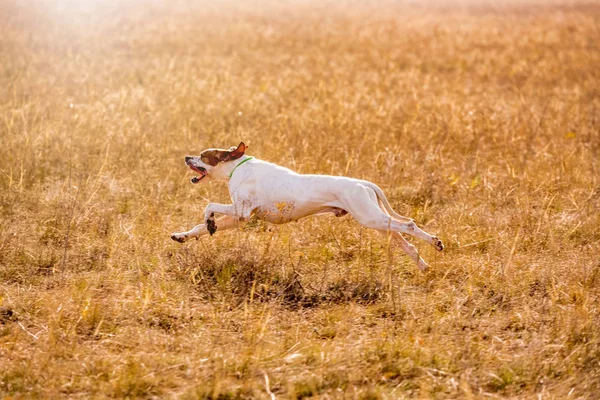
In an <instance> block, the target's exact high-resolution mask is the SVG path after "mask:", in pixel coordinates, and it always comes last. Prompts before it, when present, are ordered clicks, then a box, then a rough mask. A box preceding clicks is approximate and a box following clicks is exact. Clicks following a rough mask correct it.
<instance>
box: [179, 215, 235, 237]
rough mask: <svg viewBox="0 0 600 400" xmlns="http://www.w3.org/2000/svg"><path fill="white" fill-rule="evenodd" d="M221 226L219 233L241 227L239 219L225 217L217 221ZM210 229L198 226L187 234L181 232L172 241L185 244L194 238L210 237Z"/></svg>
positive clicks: (201, 225) (203, 225) (202, 225)
mask: <svg viewBox="0 0 600 400" xmlns="http://www.w3.org/2000/svg"><path fill="white" fill-rule="evenodd" d="M216 222H217V223H218V224H219V231H223V230H226V229H233V228H237V227H238V226H239V225H240V220H239V218H236V217H230V216H225V217H222V218H219V219H217V221H216ZM208 233H209V232H208V229H206V225H205V224H200V225H196V226H195V227H193V228H192V229H190V230H189V231H187V232H179V233H174V234H172V235H171V239H173V240H174V241H176V242H179V243H183V242H186V241H188V240H190V239H192V238H196V239H198V238H199V237H200V236H204V235H208Z"/></svg>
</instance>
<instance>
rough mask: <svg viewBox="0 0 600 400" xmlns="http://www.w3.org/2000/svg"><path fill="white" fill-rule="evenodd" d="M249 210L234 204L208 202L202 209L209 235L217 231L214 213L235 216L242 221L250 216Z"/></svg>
mask: <svg viewBox="0 0 600 400" xmlns="http://www.w3.org/2000/svg"><path fill="white" fill-rule="evenodd" d="M250 211H252V210H244V209H243V208H241V207H237V206H236V205H235V204H217V203H210V204H209V205H207V206H206V209H204V225H205V226H206V229H207V230H208V233H210V234H211V235H212V234H214V233H215V232H216V231H217V223H216V222H215V213H217V214H225V215H227V216H230V217H233V218H237V220H238V221H242V220H244V219H246V218H248V217H249V216H250Z"/></svg>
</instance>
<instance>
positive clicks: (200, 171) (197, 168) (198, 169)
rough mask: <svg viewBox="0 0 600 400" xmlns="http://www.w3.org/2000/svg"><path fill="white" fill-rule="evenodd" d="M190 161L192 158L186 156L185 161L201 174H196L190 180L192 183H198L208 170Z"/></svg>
mask: <svg viewBox="0 0 600 400" xmlns="http://www.w3.org/2000/svg"><path fill="white" fill-rule="evenodd" d="M189 161H190V160H189V159H188V158H187V157H186V159H185V163H186V164H187V165H188V166H189V167H190V168H191V169H192V171H196V172H197V173H199V174H200V175H199V176H194V177H193V178H192V179H190V181H191V182H192V183H198V182H200V181H201V180H202V179H204V177H205V176H206V175H207V174H208V172H207V171H206V169H204V168H202V167H196V166H195V165H192V164H190V163H189Z"/></svg>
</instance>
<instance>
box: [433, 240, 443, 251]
mask: <svg viewBox="0 0 600 400" xmlns="http://www.w3.org/2000/svg"><path fill="white" fill-rule="evenodd" d="M433 247H435V249H436V250H437V251H442V250H444V243H442V241H441V240H440V239H438V238H437V237H434V238H433Z"/></svg>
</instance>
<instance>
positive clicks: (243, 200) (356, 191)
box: [171, 143, 444, 270]
mask: <svg viewBox="0 0 600 400" xmlns="http://www.w3.org/2000/svg"><path fill="white" fill-rule="evenodd" d="M246 149H247V146H246V145H245V144H244V143H240V144H239V145H238V146H237V147H235V146H234V147H231V148H230V149H229V150H223V149H208V150H204V151H203V152H202V153H200V155H199V156H195V157H191V156H187V157H185V163H186V164H187V165H188V166H189V167H190V168H191V169H192V170H194V171H196V172H197V173H199V174H200V175H199V176H195V177H193V178H192V183H198V182H200V181H203V180H208V179H216V180H222V181H228V184H229V194H230V196H231V200H232V201H233V204H216V203H210V204H208V205H207V206H206V209H205V210H204V223H203V224H200V225H197V226H195V227H194V228H192V229H191V230H190V231H188V232H179V233H174V234H173V235H172V236H171V239H173V240H176V241H178V242H181V243H183V242H185V241H187V240H189V239H191V238H196V239H197V238H198V237H200V236H203V235H206V234H209V233H210V234H211V235H212V234H214V233H215V232H216V231H217V230H219V231H223V230H226V229H231V228H235V227H237V226H238V225H239V224H240V222H241V221H245V220H247V219H248V218H249V217H250V216H251V215H252V216H255V217H257V218H260V219H263V220H265V221H268V222H271V223H275V224H283V223H286V222H290V221H297V220H299V219H300V218H303V217H307V216H309V215H315V214H323V213H333V214H335V216H336V217H341V216H344V215H346V214H347V213H350V215H352V216H353V217H354V218H355V219H356V220H357V221H358V222H359V223H360V224H361V225H363V226H365V227H367V228H371V229H375V230H377V231H379V232H382V233H384V234H388V232H389V233H390V234H392V235H393V237H394V238H395V239H396V241H397V242H398V243H399V245H400V247H401V248H402V249H403V250H404V251H405V252H406V253H407V254H408V255H409V256H410V257H411V258H412V259H413V260H414V261H415V262H416V263H417V266H418V267H419V268H420V269H422V270H425V269H426V268H427V267H428V265H427V263H426V262H425V261H424V260H423V259H422V258H421V257H419V253H418V252H417V250H416V249H415V247H414V246H413V245H411V244H410V243H408V242H407V241H406V240H405V239H404V238H403V237H402V235H401V233H405V234H407V235H412V236H414V237H417V238H420V239H423V240H425V241H426V242H427V243H429V244H431V245H432V246H433V247H435V248H436V249H437V250H439V251H442V250H443V249H444V245H443V244H442V241H441V240H439V239H438V238H437V237H435V236H432V235H430V234H429V233H427V232H425V231H423V230H421V229H420V228H419V227H417V225H416V224H415V223H414V221H413V220H412V219H410V218H407V217H403V216H401V215H398V214H397V213H396V212H394V210H393V209H392V207H391V206H390V203H389V202H388V200H387V198H386V197H385V194H383V191H382V190H381V189H380V188H379V187H378V186H377V185H375V184H373V183H371V182H368V181H364V180H360V179H353V178H346V177H342V176H329V175H304V174H297V173H296V172H294V171H291V170H289V169H287V168H284V167H280V166H278V165H275V164H272V163H269V162H266V161H262V160H258V159H256V158H254V157H251V156H247V155H245V154H244V153H245V152H246ZM215 214H223V215H224V217H222V218H219V219H217V220H216V221H215V218H214V217H215Z"/></svg>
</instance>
